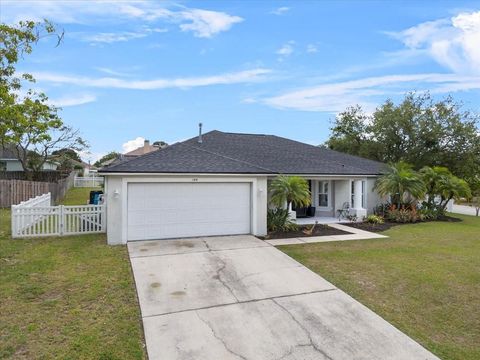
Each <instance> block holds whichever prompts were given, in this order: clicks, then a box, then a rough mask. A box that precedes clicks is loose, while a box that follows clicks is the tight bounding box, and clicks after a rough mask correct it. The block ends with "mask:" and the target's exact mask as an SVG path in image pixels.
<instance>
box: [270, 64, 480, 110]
mask: <svg viewBox="0 0 480 360" xmlns="http://www.w3.org/2000/svg"><path fill="white" fill-rule="evenodd" d="M424 89H428V90H430V91H431V92H432V93H439V94H441V93H451V92H455V91H465V90H473V89H480V76H478V77H472V76H461V75H457V74H436V73H431V74H413V75H387V76H378V77H369V78H363V79H358V80H350V81H344V82H337V83H325V84H321V85H318V86H314V87H309V88H305V89H300V90H294V91H290V92H286V93H284V94H282V95H278V96H274V97H270V98H266V99H263V100H262V101H263V103H265V104H267V105H269V106H272V107H275V108H278V109H292V110H301V111H324V112H337V111H340V110H343V109H345V108H346V107H347V106H350V105H355V104H360V105H362V106H363V107H364V108H365V110H366V111H371V110H373V109H374V108H375V106H376V104H377V99H378V97H379V96H381V97H382V100H381V101H383V100H384V97H385V96H388V95H396V94H403V93H405V92H407V91H412V90H424Z"/></svg>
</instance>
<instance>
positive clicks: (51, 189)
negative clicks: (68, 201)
mask: <svg viewBox="0 0 480 360" xmlns="http://www.w3.org/2000/svg"><path fill="white" fill-rule="evenodd" d="M74 178H75V172H72V173H71V174H70V175H69V176H68V177H65V178H63V179H61V180H59V181H58V182H56V183H50V182H41V181H25V180H0V207H10V206H11V205H13V204H18V203H20V202H22V201H25V200H28V199H30V198H33V197H35V196H38V195H42V194H46V193H51V195H52V200H53V201H54V202H55V203H56V202H58V201H60V200H61V199H63V197H64V196H65V193H66V192H67V190H68V189H70V188H71V187H72V186H73V181H74Z"/></svg>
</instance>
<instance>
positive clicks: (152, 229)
mask: <svg viewBox="0 0 480 360" xmlns="http://www.w3.org/2000/svg"><path fill="white" fill-rule="evenodd" d="M250 207H251V206H250V184H249V183H130V184H128V213H127V217H128V220H127V226H128V228H127V236H128V240H146V239H169V238H178V237H193V236H211V235H234V234H248V233H250V232H251V230H250V217H251V216H250Z"/></svg>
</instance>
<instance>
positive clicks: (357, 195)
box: [353, 180, 367, 221]
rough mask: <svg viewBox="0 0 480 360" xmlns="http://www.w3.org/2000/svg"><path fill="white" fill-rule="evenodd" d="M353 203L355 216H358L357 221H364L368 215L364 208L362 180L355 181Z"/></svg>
mask: <svg viewBox="0 0 480 360" xmlns="http://www.w3.org/2000/svg"><path fill="white" fill-rule="evenodd" d="M353 189H354V195H353V202H354V205H355V208H354V209H353V210H354V211H355V215H357V221H362V220H363V218H364V217H365V216H366V215H367V210H366V209H364V208H363V207H362V180H355V181H354V182H353Z"/></svg>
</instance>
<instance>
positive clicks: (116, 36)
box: [80, 31, 147, 44]
mask: <svg viewBox="0 0 480 360" xmlns="http://www.w3.org/2000/svg"><path fill="white" fill-rule="evenodd" d="M146 36H147V34H146V33H140V32H138V33H136V32H130V31H122V32H117V33H113V32H108V33H105V32H104V33H97V34H85V35H82V36H81V37H80V39H81V40H82V41H86V42H89V43H92V44H96V43H103V44H111V43H115V42H125V41H129V40H133V39H140V38H144V37H146Z"/></svg>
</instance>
